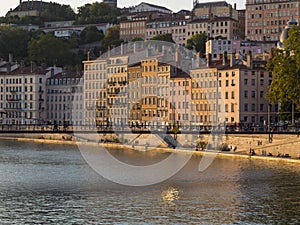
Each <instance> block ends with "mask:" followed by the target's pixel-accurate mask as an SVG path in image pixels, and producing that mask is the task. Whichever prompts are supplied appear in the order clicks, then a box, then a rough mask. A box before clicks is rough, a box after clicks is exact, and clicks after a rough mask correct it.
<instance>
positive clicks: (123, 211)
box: [0, 140, 300, 224]
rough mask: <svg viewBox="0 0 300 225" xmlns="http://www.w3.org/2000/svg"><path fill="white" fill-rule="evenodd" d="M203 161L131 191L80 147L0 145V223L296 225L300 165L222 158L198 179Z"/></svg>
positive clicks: (123, 156)
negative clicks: (94, 163)
mask: <svg viewBox="0 0 300 225" xmlns="http://www.w3.org/2000/svg"><path fill="white" fill-rule="evenodd" d="M112 154H114V155H115V156H116V157H118V158H119V159H120V160H124V161H134V160H135V159H139V161H145V162H146V163H151V162H156V161H159V160H161V159H163V158H166V157H167V156H168V154H167V153H151V152H137V151H131V152H128V151H124V150H117V149H114V150H112ZM200 159H201V156H194V157H192V159H191V160H190V161H189V163H188V164H187V165H186V166H185V167H184V168H183V169H182V170H181V171H180V172H179V173H177V174H176V175H175V176H173V177H171V178H170V179H168V180H166V181H164V182H162V183H159V184H155V185H151V186H146V187H128V186H123V185H119V184H115V183H113V182H110V181H108V180H106V179H104V178H102V177H101V176H100V175H98V174H97V173H96V172H94V171H93V169H91V168H90V167H89V165H88V164H87V163H86V162H85V161H84V159H83V157H82V155H81V153H80V151H79V150H78V148H77V147H76V146H72V145H52V144H44V143H31V142H16V141H6V140H5V141H4V140H1V142H0V171H1V173H0V224H299V222H300V219H299V218H300V168H299V164H292V163H281V162H269V161H263V160H256V161H254V160H250V159H239V158H217V159H215V160H214V162H213V163H212V165H211V166H210V167H209V168H208V169H207V170H205V171H203V172H199V171H198V165H199V161H200ZM125 174H126V173H125Z"/></svg>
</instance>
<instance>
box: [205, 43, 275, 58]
mask: <svg viewBox="0 0 300 225" xmlns="http://www.w3.org/2000/svg"><path fill="white" fill-rule="evenodd" d="M205 48H206V54H211V57H212V60H217V59H221V58H222V57H220V56H221V55H222V54H223V53H224V52H225V51H226V52H227V53H237V55H240V56H244V55H245V54H246V53H247V52H249V51H251V52H252V55H253V56H256V55H261V56H262V55H266V54H267V53H268V52H270V51H271V49H272V48H274V44H268V43H265V42H250V41H241V40H221V39H220V40H209V41H207V42H206V44H205Z"/></svg>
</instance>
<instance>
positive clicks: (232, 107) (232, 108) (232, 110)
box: [231, 104, 234, 112]
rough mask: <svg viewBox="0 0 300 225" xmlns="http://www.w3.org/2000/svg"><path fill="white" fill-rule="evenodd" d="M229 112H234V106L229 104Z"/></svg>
mask: <svg viewBox="0 0 300 225" xmlns="http://www.w3.org/2000/svg"><path fill="white" fill-rule="evenodd" d="M231 112H234V104H231Z"/></svg>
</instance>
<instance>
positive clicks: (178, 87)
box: [169, 69, 193, 126]
mask: <svg viewBox="0 0 300 225" xmlns="http://www.w3.org/2000/svg"><path fill="white" fill-rule="evenodd" d="M191 86H192V85H191V77H190V76H189V75H188V74H187V73H184V72H183V71H181V70H179V69H177V71H176V72H175V73H174V74H173V75H172V77H171V79H170V82H169V90H170V95H169V102H170V104H169V122H170V124H173V125H179V126H185V125H188V126H189V125H191V123H190V120H191V109H192V105H193V102H192V99H191V90H192V88H191Z"/></svg>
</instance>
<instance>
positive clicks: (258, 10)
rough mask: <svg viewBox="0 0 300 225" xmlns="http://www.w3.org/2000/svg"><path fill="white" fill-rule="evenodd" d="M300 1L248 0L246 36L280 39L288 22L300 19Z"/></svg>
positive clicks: (251, 38)
mask: <svg viewBox="0 0 300 225" xmlns="http://www.w3.org/2000/svg"><path fill="white" fill-rule="evenodd" d="M299 13H300V2H299V1H296V0H291V1H281V0H266V1H256V0H247V1H246V34H245V35H246V38H248V39H250V40H257V41H279V38H280V34H281V32H282V30H283V29H284V27H285V26H286V24H287V22H288V21H289V20H290V19H291V18H294V19H296V20H299Z"/></svg>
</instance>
